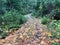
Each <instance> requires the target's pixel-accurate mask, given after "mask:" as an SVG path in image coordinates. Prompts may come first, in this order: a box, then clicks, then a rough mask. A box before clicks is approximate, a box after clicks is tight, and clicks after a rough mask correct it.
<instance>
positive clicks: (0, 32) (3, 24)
mask: <svg viewBox="0 0 60 45" xmlns="http://www.w3.org/2000/svg"><path fill="white" fill-rule="evenodd" d="M25 22H26V18H25V17H24V16H23V15H21V14H20V13H18V12H17V11H16V10H10V11H9V12H7V13H6V14H5V15H3V16H1V19H0V38H5V37H6V36H7V35H8V33H11V32H13V31H14V30H18V28H20V27H21V26H22V24H23V23H25Z"/></svg>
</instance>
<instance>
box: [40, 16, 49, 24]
mask: <svg viewBox="0 0 60 45" xmlns="http://www.w3.org/2000/svg"><path fill="white" fill-rule="evenodd" d="M48 21H49V19H48V18H47V17H43V18H42V19H41V23H42V24H47V23H48Z"/></svg>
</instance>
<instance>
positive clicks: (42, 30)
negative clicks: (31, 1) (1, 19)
mask: <svg viewBox="0 0 60 45" xmlns="http://www.w3.org/2000/svg"><path fill="white" fill-rule="evenodd" d="M25 17H26V18H27V19H28V21H27V22H26V23H25V24H23V26H22V27H21V28H20V29H19V30H17V31H16V32H14V33H13V34H10V35H9V36H7V37H6V38H5V39H2V40H0V45H50V44H51V43H53V42H54V41H55V40H53V39H50V38H48V37H47V36H46V35H48V33H47V32H48V31H47V27H46V26H45V25H42V24H41V21H40V19H37V18H34V17H32V16H31V14H29V15H26V16H25ZM56 40H57V39H56ZM57 41H58V40H57Z"/></svg>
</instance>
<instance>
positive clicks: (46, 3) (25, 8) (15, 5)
mask: <svg viewBox="0 0 60 45" xmlns="http://www.w3.org/2000/svg"><path fill="white" fill-rule="evenodd" d="M29 14H30V15H29ZM26 15H28V16H26ZM36 20H37V21H36ZM29 21H31V22H29ZM39 21H40V23H39ZM27 22H29V23H28V24H27ZM35 23H36V24H35ZM25 24H27V25H26V27H29V28H31V29H29V30H31V31H32V30H34V29H33V28H34V26H33V25H35V26H36V27H35V28H36V30H34V31H36V32H39V31H38V30H39V29H42V30H43V31H42V32H41V31H40V32H39V33H38V34H37V33H36V32H35V34H37V35H31V34H32V33H31V31H29V32H27V29H28V28H27V29H26V32H27V35H28V34H29V35H30V36H34V37H35V36H36V38H37V40H39V41H40V42H39V43H41V44H39V45H60V0H0V39H5V38H6V37H7V36H9V35H10V34H13V33H15V32H17V31H18V30H19V29H20V28H21V27H24V25H25ZM30 24H31V25H30ZM28 25H29V26H28ZM38 25H39V26H42V28H40V27H39V26H38ZM23 30H24V29H23ZM23 30H22V31H23ZM34 31H32V32H33V33H34ZM21 33H22V32H21ZM23 33H25V32H23ZM44 34H45V35H44ZM20 36H21V35H20ZM44 36H45V38H46V40H47V41H48V42H47V41H45V39H44V41H45V42H47V44H46V43H45V42H44V41H41V38H40V37H42V38H44ZM22 38H23V37H22ZM23 40H25V38H24V39H23ZM42 40H43V39H42ZM25 41H26V40H25ZM6 45H8V44H6ZM11 45H15V44H11ZM17 45H18V44H17ZM19 45H22V44H19ZM23 45H25V44H23ZM26 45H27V44H26ZM30 45H35V44H30ZM36 45H38V44H36Z"/></svg>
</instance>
